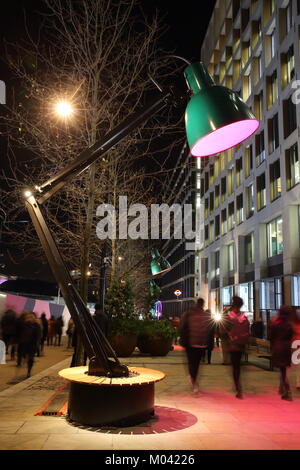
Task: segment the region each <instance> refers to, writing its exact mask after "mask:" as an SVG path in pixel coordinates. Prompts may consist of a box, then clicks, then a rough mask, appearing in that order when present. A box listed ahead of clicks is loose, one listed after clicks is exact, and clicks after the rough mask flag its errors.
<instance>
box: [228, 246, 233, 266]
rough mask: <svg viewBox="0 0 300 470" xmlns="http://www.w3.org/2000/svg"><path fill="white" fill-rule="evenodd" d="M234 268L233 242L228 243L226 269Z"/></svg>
mask: <svg viewBox="0 0 300 470" xmlns="http://www.w3.org/2000/svg"><path fill="white" fill-rule="evenodd" d="M233 270H234V243H231V244H230V245H228V271H233Z"/></svg>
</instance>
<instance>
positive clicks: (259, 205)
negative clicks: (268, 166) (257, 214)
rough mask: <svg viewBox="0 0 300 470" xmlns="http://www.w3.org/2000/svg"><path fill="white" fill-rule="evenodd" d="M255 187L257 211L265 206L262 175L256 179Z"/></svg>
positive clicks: (263, 176)
mask: <svg viewBox="0 0 300 470" xmlns="http://www.w3.org/2000/svg"><path fill="white" fill-rule="evenodd" d="M256 187H257V210H260V209H262V208H263V207H265V205H266V177H265V174H264V173H262V174H261V175H260V176H258V177H257V178H256Z"/></svg>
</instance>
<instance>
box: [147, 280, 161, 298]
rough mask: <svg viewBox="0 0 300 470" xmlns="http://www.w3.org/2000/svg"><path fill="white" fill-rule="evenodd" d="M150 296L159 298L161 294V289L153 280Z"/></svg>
mask: <svg viewBox="0 0 300 470" xmlns="http://www.w3.org/2000/svg"><path fill="white" fill-rule="evenodd" d="M149 283H150V295H151V297H157V298H158V297H159V294H160V293H161V288H160V287H159V286H158V285H157V284H156V282H155V281H153V280H151V281H150V282H149Z"/></svg>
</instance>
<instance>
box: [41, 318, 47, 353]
mask: <svg viewBox="0 0 300 470" xmlns="http://www.w3.org/2000/svg"><path fill="white" fill-rule="evenodd" d="M41 324H42V337H41V353H43V351H44V343H45V341H46V339H47V336H48V320H47V318H46V314H45V313H42V315H41Z"/></svg>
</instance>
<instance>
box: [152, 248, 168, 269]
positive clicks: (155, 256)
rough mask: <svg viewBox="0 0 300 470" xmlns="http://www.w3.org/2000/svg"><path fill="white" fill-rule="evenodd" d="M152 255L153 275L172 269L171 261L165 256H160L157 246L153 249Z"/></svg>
mask: <svg viewBox="0 0 300 470" xmlns="http://www.w3.org/2000/svg"><path fill="white" fill-rule="evenodd" d="M151 257H152V260H151V272H152V275H153V276H156V275H157V274H162V273H164V272H167V271H170V269H171V265H170V263H169V261H167V260H166V258H164V257H163V256H160V254H159V252H158V250H157V249H156V248H153V249H152V250H151Z"/></svg>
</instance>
